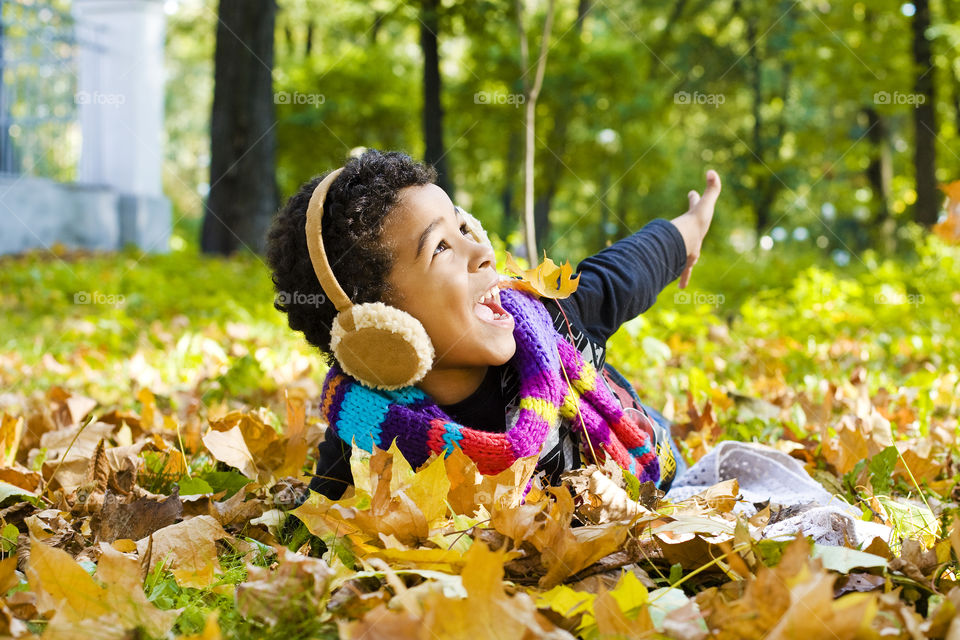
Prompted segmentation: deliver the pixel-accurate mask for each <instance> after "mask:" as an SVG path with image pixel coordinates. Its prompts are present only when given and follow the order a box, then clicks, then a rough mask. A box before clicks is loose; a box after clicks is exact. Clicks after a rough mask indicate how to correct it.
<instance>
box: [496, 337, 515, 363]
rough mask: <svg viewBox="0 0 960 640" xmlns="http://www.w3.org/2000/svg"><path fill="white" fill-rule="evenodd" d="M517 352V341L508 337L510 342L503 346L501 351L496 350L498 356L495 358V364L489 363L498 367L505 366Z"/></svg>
mask: <svg viewBox="0 0 960 640" xmlns="http://www.w3.org/2000/svg"><path fill="white" fill-rule="evenodd" d="M516 352H517V341H516V340H515V339H514V338H513V336H512V335H511V336H510V342H509V343H506V342H505V344H504V345H503V349H499V350H498V355H497V356H496V357H495V360H496V362H491V364H493V365H496V366H499V365H501V364H506V363H507V362H509V361H510V358H512V357H513V356H514V354H515V353H516Z"/></svg>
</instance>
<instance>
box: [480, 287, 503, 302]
mask: <svg viewBox="0 0 960 640" xmlns="http://www.w3.org/2000/svg"><path fill="white" fill-rule="evenodd" d="M499 293H500V287H498V286H496V285H494V286H492V287H490V289H489V290H487V292H486V293H484V294H483V295H482V296H480V299H479V300H477V304H484V303H485V302H486V301H488V300H495V299H496V296H497V295H498V294H499Z"/></svg>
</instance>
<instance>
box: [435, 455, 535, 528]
mask: <svg viewBox="0 0 960 640" xmlns="http://www.w3.org/2000/svg"><path fill="white" fill-rule="evenodd" d="M444 465H445V467H446V471H447V479H448V480H449V481H450V490H449V492H448V496H447V498H448V501H449V503H450V508H451V509H453V512H454V513H458V514H463V515H468V516H474V515H477V512H478V510H479V507H480V506H481V505H483V506H484V507H485V508H486V510H487V512H488V513H489V512H490V511H491V510H492V509H493V506H494V505H497V506H500V507H513V506H516V505H519V504H520V502H521V501H522V500H523V491H524V489H525V488H526V486H527V483H528V482H529V480H530V478H531V476H532V475H533V472H534V471H535V469H536V466H537V456H528V457H526V458H520V459H519V460H517V461H516V462H514V463H513V464H512V465H510V467H509V468H507V469H504V470H503V471H501V472H500V473H498V474H497V475H493V476H489V475H484V474H482V473H480V470H479V469H477V464H476V463H475V462H474V461H473V460H471V459H470V458H468V457H467V455H466V454H465V453H463V450H461V449H460V448H459V447H456V448H455V449H454V450H453V452H452V453H450V455H448V456H447V457H446V458H445V460H444Z"/></svg>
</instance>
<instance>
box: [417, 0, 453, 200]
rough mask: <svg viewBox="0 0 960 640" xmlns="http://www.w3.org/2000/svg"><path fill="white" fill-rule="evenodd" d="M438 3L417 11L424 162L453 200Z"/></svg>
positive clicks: (427, 0) (435, 0) (428, 1)
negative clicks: (445, 143)
mask: <svg viewBox="0 0 960 640" xmlns="http://www.w3.org/2000/svg"><path fill="white" fill-rule="evenodd" d="M439 11H440V1H439V0H423V4H422V5H421V9H420V48H421V49H422V50H423V140H424V142H425V143H426V149H425V150H424V152H423V159H424V160H426V161H427V162H429V163H430V164H432V165H433V166H434V168H436V170H437V185H439V186H440V188H441V189H443V190H444V191H446V192H447V193H448V194H450V196H451V197H453V191H452V187H453V184H452V182H451V180H450V175H449V173H448V169H447V152H446V149H445V148H444V146H443V105H442V103H441V90H440V89H441V83H440V55H439V53H438V51H437V32H438V31H439V30H440V16H439Z"/></svg>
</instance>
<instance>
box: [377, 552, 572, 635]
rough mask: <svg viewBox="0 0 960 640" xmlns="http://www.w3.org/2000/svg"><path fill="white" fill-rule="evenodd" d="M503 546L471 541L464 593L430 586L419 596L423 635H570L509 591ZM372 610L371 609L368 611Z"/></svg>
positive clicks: (522, 596) (528, 601) (525, 597)
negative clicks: (463, 595) (449, 593)
mask: <svg viewBox="0 0 960 640" xmlns="http://www.w3.org/2000/svg"><path fill="white" fill-rule="evenodd" d="M506 558H507V553H506V552H505V551H502V550H501V551H491V550H490V549H489V548H488V547H487V546H486V545H485V544H483V543H482V542H474V544H473V545H472V546H471V547H470V549H469V550H468V551H467V552H466V553H465V554H464V560H465V561H466V563H465V565H464V568H463V574H462V579H463V586H464V588H465V589H466V591H467V597H466V598H450V597H447V596H445V595H444V594H443V593H442V591H438V590H433V591H430V592H429V593H428V594H427V596H426V597H425V598H424V599H423V602H422V603H421V604H422V607H423V620H422V625H423V627H424V631H421V633H420V637H422V638H463V639H465V640H467V639H471V640H472V639H473V638H491V639H495V638H503V639H504V640H506V639H510V640H513V639H515V638H551V639H552V638H557V639H559V638H571V636H570V635H569V634H568V633H566V632H565V631H562V630H560V629H557V628H556V627H555V626H554V625H553V624H551V623H550V622H549V621H548V620H547V619H546V618H545V617H543V616H542V615H541V614H540V613H539V612H538V611H537V608H536V606H535V604H534V602H533V599H532V598H531V597H530V596H529V595H527V594H526V593H524V592H522V591H521V592H519V593H517V594H515V595H514V596H512V597H511V596H509V595H507V593H506V591H505V590H504V588H503V563H504V560H505V559H506ZM371 613H373V612H371ZM367 617H370V614H368V616H367Z"/></svg>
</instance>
